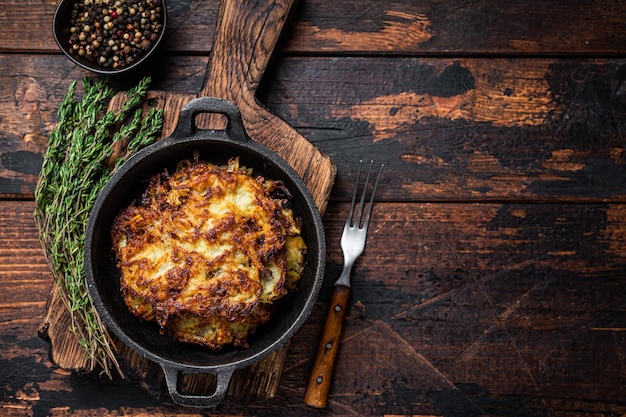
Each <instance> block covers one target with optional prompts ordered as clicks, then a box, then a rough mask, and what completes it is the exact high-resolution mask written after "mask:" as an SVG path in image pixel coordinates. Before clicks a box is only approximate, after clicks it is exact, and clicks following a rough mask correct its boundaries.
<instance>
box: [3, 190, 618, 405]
mask: <svg viewBox="0 0 626 417" xmlns="http://www.w3.org/2000/svg"><path fill="white" fill-rule="evenodd" d="M348 207H349V203H348V202H341V203H339V202H336V203H334V202H333V203H331V204H330V205H329V207H328V210H327V213H326V217H325V226H326V230H327V236H328V241H329V246H328V270H329V271H328V273H329V276H330V275H332V276H336V275H338V274H339V272H340V270H341V263H342V262H341V260H342V258H341V251H340V249H339V246H338V245H335V244H333V243H334V242H338V239H339V236H340V234H341V230H342V227H343V221H342V219H343V218H345V215H346V213H347V210H348ZM33 210H34V205H33V203H32V202H21V201H13V202H3V203H2V204H1V205H0V237H2V238H3V239H2V240H0V259H2V264H1V265H2V266H1V267H0V285H2V289H3V291H2V292H0V294H3V295H2V296H0V322H1V323H2V334H3V337H2V338H0V348H1V351H2V352H3V354H2V358H3V359H2V360H4V361H6V360H9V359H11V363H12V364H16V363H20V364H21V365H20V366H22V367H23V369H29V370H30V369H32V371H28V372H18V371H17V370H16V369H15V368H9V369H12V371H11V372H9V373H3V374H2V376H0V378H4V379H3V381H5V383H6V387H7V390H6V391H5V399H4V400H3V403H2V404H4V405H14V406H16V407H17V406H23V407H24V409H30V410H35V411H40V412H41V413H40V414H45V413H44V412H43V411H44V410H45V412H48V411H49V410H51V407H53V405H51V404H55V405H58V406H68V407H70V408H71V407H74V406H76V407H78V403H77V401H78V399H77V398H80V397H81V394H80V392H96V391H97V392H99V393H100V395H101V397H100V398H98V399H96V398H94V397H93V396H84V397H82V398H83V400H81V403H80V406H81V407H83V408H86V407H96V408H98V407H101V406H102V404H106V406H104V407H105V408H104V409H102V410H101V411H100V412H99V413H98V414H97V415H103V416H109V415H115V414H114V413H116V412H121V410H122V409H125V410H128V409H127V408H126V407H128V405H129V404H134V405H133V407H135V408H133V410H134V411H133V412H136V413H139V412H140V411H141V410H142V407H145V409H143V410H144V411H146V410H148V409H149V410H151V411H150V412H151V413H154V415H166V414H167V413H168V412H170V413H173V414H174V415H176V414H175V413H176V412H179V413H182V412H183V411H182V410H180V409H172V408H171V405H169V403H168V402H167V400H166V399H163V400H161V401H157V402H155V400H154V399H153V398H152V397H151V396H149V395H147V394H145V393H142V392H141V391H139V390H138V389H136V388H134V387H133V386H132V384H128V383H126V382H122V381H111V382H106V383H103V382H102V380H97V379H91V378H88V377H87V378H85V377H79V376H72V375H71V374H67V373H63V372H59V371H55V369H57V368H56V367H54V366H53V365H51V364H50V362H49V359H48V356H47V347H46V345H45V343H43V342H41V341H39V342H38V341H37V340H38V338H37V336H36V332H37V325H38V323H39V321H40V315H41V311H42V310H41V309H42V308H43V304H44V303H45V300H46V298H47V290H48V288H49V280H50V276H49V274H48V272H47V266H46V263H45V259H44V257H43V252H42V251H41V249H40V248H39V243H38V240H37V234H36V233H37V231H36V226H35V224H34V221H33V219H32V212H33ZM370 231H371V234H370V237H369V240H368V243H367V246H366V252H365V254H364V256H363V257H362V258H360V259H359V261H357V265H356V269H355V273H354V274H353V288H352V291H353V292H352V301H351V302H350V305H349V308H348V314H347V317H346V325H345V328H344V336H343V337H342V343H341V348H340V350H339V352H338V360H337V363H336V369H335V376H334V379H333V385H332V389H331V392H330V397H329V402H328V407H329V408H328V409H329V411H328V412H329V413H333V414H342V413H345V412H346V410H349V412H351V413H355V414H358V415H382V414H383V413H395V414H400V413H404V414H406V413H411V412H414V411H415V410H419V412H420V413H422V414H424V413H429V412H430V413H431V414H433V415H451V414H456V415H459V414H462V415H467V414H471V413H479V414H480V413H481V411H482V412H485V410H491V411H490V412H491V413H492V414H494V415H511V413H514V412H515V410H516V409H517V408H516V407H519V406H520V403H524V409H526V410H529V409H533V408H534V409H537V410H553V411H556V410H560V413H562V414H563V415H571V416H573V415H576V414H577V413H583V412H585V413H588V414H589V415H598V416H600V415H601V414H602V413H606V412H613V413H615V414H618V415H619V413H623V412H624V405H623V401H622V399H623V396H622V394H623V387H624V386H626V376H625V375H624V373H623V367H621V366H617V365H619V364H622V363H623V347H624V346H625V343H626V340H625V339H624V338H625V337H626V332H624V328H625V325H624V324H625V322H624V314H623V306H624V305H625V303H626V298H625V297H626V281H624V278H623V277H624V275H623V271H624V265H626V254H625V253H624V251H623V241H624V240H625V239H626V232H625V231H626V209H624V207H623V206H622V205H621V204H595V205H594V204H586V205H580V204H567V203H563V204H554V205H540V204H466V203H449V204H441V203H438V204H430V203H428V204H416V203H382V202H380V203H377V204H376V205H375V206H374V212H373V214H372V222H371V224H370ZM7 237H9V238H10V239H6V238H7ZM10 242H13V244H11V243H10ZM17 242H20V243H19V244H17ZM392 264H397V265H400V267H398V268H390V265H392ZM20 270H23V271H24V272H23V273H19V271H20ZM27 271H28V272H27ZM30 271H39V272H30ZM382 277H384V279H382ZM332 281H333V280H328V281H327V282H326V283H325V284H324V287H323V288H322V293H321V294H320V298H319V302H318V303H317V305H316V308H315V309H314V311H313V313H312V315H311V317H310V318H309V320H307V322H306V323H305V324H304V326H303V327H302V328H301V329H300V331H299V332H297V333H296V335H295V336H294V338H293V339H292V342H291V343H290V347H289V351H288V354H287V357H286V361H285V368H284V372H283V375H282V379H281V381H280V386H279V390H278V395H277V396H276V397H274V398H273V399H265V400H263V401H261V400H254V399H249V400H248V401H250V402H249V404H252V405H254V407H255V409H257V410H265V409H268V410H273V409H275V408H276V407H287V408H289V407H299V408H298V410H299V412H298V415H305V416H307V415H317V414H316V413H318V411H315V412H314V411H313V409H311V411H308V410H307V409H306V408H303V407H302V404H301V401H302V395H303V391H304V387H305V385H306V381H307V378H308V373H309V371H310V367H311V364H312V358H313V356H314V353H315V349H316V345H317V341H318V337H319V333H320V331H321V326H322V322H323V318H324V315H325V311H326V308H327V306H328V305H329V302H330V294H331V291H332ZM8 294H10V296H8ZM356 352H358V354H356ZM2 364H6V362H1V361H0V366H6V365H2ZM4 369H6V368H4ZM68 394H69V395H68ZM77 395H78V397H77ZM130 395H132V396H134V399H132V400H131V399H130V398H128V397H129V396H130ZM29 396H30V397H29ZM33 396H36V398H37V399H35V400H33V399H30V400H29V399H28V398H32V397H33ZM442 398H444V399H445V401H444V402H442V400H441V399H442ZM415 403H418V405H416V406H411V405H410V404H415ZM394 404H395V405H394ZM413 407H415V408H413ZM529 407H530V408H529ZM6 409H7V408H3V409H2V410H3V411H4V410H6ZM168 410H169V411H168ZM246 410H247V409H246V408H245V407H244V406H243V405H241V403H238V402H237V401H234V400H232V399H231V400H228V401H227V403H226V404H225V407H224V408H223V409H222V410H221V412H222V413H223V414H226V415H236V414H238V413H239V414H244V413H245V412H246ZM411 410H413V411H411ZM517 411H519V409H517ZM159 413H161V414H159ZM79 415H80V414H79ZM151 415H152V414H151Z"/></svg>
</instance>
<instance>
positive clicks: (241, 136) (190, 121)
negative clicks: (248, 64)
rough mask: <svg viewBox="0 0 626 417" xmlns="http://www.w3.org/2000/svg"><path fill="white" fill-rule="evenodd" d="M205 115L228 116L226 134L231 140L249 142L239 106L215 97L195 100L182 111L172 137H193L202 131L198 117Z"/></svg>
mask: <svg viewBox="0 0 626 417" xmlns="http://www.w3.org/2000/svg"><path fill="white" fill-rule="evenodd" d="M204 113H207V114H211V113H216V114H222V115H224V116H226V128H225V129H224V132H225V133H226V135H227V136H228V137H229V138H230V139H233V140H238V141H241V142H247V141H248V140H249V139H248V135H246V131H245V129H244V127H243V120H242V119H241V113H240V112H239V109H238V108H237V106H236V105H235V104H234V103H232V102H230V101H228V100H225V99H221V98H215V97H200V98H195V99H193V100H191V101H190V102H189V103H187V105H185V107H183V108H182V110H181V111H180V116H179V117H178V124H177V125H176V129H174V132H173V133H172V135H171V136H170V137H171V138H173V139H176V138H187V137H190V136H193V135H194V134H195V133H196V132H197V131H198V130H201V129H199V128H198V125H197V124H196V117H197V116H198V115H200V114H204Z"/></svg>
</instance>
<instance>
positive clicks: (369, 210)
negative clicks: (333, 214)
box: [346, 160, 385, 230]
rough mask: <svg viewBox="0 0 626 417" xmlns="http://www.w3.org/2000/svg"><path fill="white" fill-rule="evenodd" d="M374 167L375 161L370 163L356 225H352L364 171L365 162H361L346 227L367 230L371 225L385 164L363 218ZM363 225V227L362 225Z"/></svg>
mask: <svg viewBox="0 0 626 417" xmlns="http://www.w3.org/2000/svg"><path fill="white" fill-rule="evenodd" d="M373 165H374V161H373V160H372V161H370V164H369V167H368V169H367V176H366V178H365V184H364V185H363V192H362V193H361V200H360V202H359V205H358V206H357V207H356V213H355V215H354V224H353V223H352V219H353V216H352V212H353V211H354V208H355V203H356V196H357V194H358V190H359V180H360V179H361V171H362V170H363V160H361V161H359V172H358V174H357V177H356V184H355V186H354V193H353V194H352V202H351V204H350V212H349V213H348V218H347V219H346V227H357V228H362V229H366V230H367V226H368V224H369V220H370V216H371V214H372V206H373V204H374V195H375V194H376V189H377V188H378V181H379V180H380V174H381V173H382V172H383V167H384V166H385V164H381V165H380V168H379V169H378V175H376V181H375V182H374V187H373V188H372V193H371V195H370V199H369V202H368V204H367V211H366V213H365V216H363V217H362V214H363V208H364V207H365V195H366V194H367V187H368V185H369V182H370V176H371V174H372V166H373ZM361 223H362V225H361Z"/></svg>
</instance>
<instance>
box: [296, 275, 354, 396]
mask: <svg viewBox="0 0 626 417" xmlns="http://www.w3.org/2000/svg"><path fill="white" fill-rule="evenodd" d="M349 298H350V287H346V286H343V285H336V286H335V289H334V290H333V295H332V297H331V301H330V306H329V307H328V313H327V315H326V321H325V322H324V330H323V332H322V337H321V339H320V343H319V346H318V348H317V355H316V356H315V361H314V362H313V370H312V371H311V376H310V377H309V383H308V385H307V388H306V391H305V393H304V402H305V404H307V405H309V406H311V407H315V408H324V407H326V401H327V398H328V390H329V388H330V381H331V377H332V374H333V367H334V365H335V357H336V356H337V351H338V350H339V340H340V338H341V332H342V330H343V322H344V319H345V317H346V310H347V308H348V300H349Z"/></svg>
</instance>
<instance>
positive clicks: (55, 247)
mask: <svg viewBox="0 0 626 417" xmlns="http://www.w3.org/2000/svg"><path fill="white" fill-rule="evenodd" d="M150 81H151V80H150V78H149V77H145V78H144V79H142V80H141V81H140V82H139V83H138V84H137V85H136V86H135V87H134V88H133V89H131V90H129V91H128V94H127V96H126V98H125V101H124V103H123V104H122V108H121V109H120V110H119V111H118V112H114V111H111V110H108V111H107V109H106V106H108V103H109V102H110V99H111V98H112V97H113V95H114V91H113V89H112V88H110V87H109V86H108V84H107V83H106V81H104V80H99V81H95V82H93V81H91V80H89V79H88V78H84V79H83V90H84V93H83V96H82V99H79V100H77V99H75V97H74V96H75V93H76V86H77V82H76V81H74V82H73V83H72V84H71V85H70V87H69V89H68V92H67V94H66V95H65V97H64V99H63V101H62V102H61V103H60V105H59V108H58V125H57V127H56V128H55V129H54V130H52V132H51V133H50V139H49V143H48V149H47V151H46V153H45V155H44V159H43V165H42V168H41V172H40V174H39V182H38V184H37V187H36V189H35V201H36V203H37V208H36V210H35V219H36V221H37V225H38V227H39V237H40V240H41V242H42V245H43V248H44V251H45V253H46V257H47V260H48V263H49V264H50V268H51V270H52V274H53V276H54V278H55V281H56V283H57V285H58V286H59V287H60V290H61V291H60V292H61V294H62V297H63V299H64V301H65V304H66V307H67V309H68V311H69V313H70V315H71V318H72V332H73V333H74V334H75V335H76V337H77V339H78V342H79V343H80V345H81V346H82V347H83V348H84V349H85V351H86V352H87V354H88V357H89V361H90V362H89V367H90V369H92V370H93V369H95V368H96V366H100V367H101V368H102V370H103V372H105V373H106V374H107V375H108V376H109V377H112V369H113V368H115V369H116V370H117V372H118V373H119V374H120V375H122V372H121V369H120V367H119V364H118V362H117V360H116V357H115V354H114V349H115V348H114V345H113V342H112V340H111V337H110V335H109V333H108V332H107V329H106V328H105V326H104V324H103V323H102V322H101V320H100V317H99V316H98V314H97V312H96V310H95V308H94V306H93V303H92V300H91V298H90V296H89V291H88V288H87V283H86V280H85V265H84V242H85V232H86V228H87V221H88V219H89V214H90V212H91V209H92V207H93V205H94V203H95V201H96V198H97V197H98V194H99V192H100V190H101V189H102V187H103V186H104V184H105V183H106V182H107V181H108V179H109V178H110V177H111V175H112V173H113V172H114V171H115V169H116V168H117V167H118V166H119V165H121V163H122V162H124V160H126V159H127V158H128V157H130V156H131V155H132V154H133V153H134V152H136V151H137V150H139V149H140V148H142V147H144V146H146V145H148V144H150V143H152V142H154V141H155V139H156V137H157V136H158V135H159V134H160V132H161V128H162V124H163V111H162V110H155V109H150V110H149V111H148V112H147V113H146V114H145V115H144V114H143V109H142V104H143V102H144V100H145V96H146V91H147V88H148V85H149V84H150ZM120 147H121V148H122V149H123V152H118V151H116V149H117V148H120ZM118 153H120V154H121V155H119V156H118V155H117V154H118ZM111 161H113V162H112V163H111Z"/></svg>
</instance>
